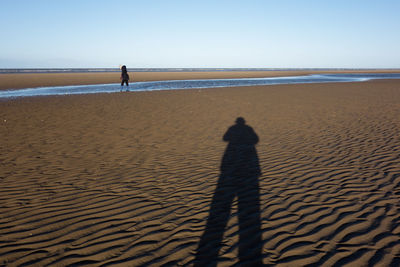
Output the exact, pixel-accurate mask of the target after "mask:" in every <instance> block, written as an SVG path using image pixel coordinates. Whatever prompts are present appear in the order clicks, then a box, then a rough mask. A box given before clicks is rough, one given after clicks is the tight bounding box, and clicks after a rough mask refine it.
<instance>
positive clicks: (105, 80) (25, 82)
mask: <svg viewBox="0 0 400 267" xmlns="http://www.w3.org/2000/svg"><path fill="white" fill-rule="evenodd" d="M128 73H129V75H130V82H145V81H165V80H195V79H234V78H265V77H283V76H300V75H309V74H332V73H336V74H337V73H400V70H393V69H388V70H385V69H377V70H314V71H311V70H297V71H293V70H287V71H174V72H168V71H162V72H133V71H130V70H129V68H128ZM120 75H121V73H120V72H78V73H76V72H72V73H71V72H69V73H68V72H66V73H62V72H61V73H3V74H0V90H6V89H21V88H35V87H45V86H65V85H86V84H110V83H120V82H121V81H120Z"/></svg>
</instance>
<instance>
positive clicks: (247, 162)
mask: <svg viewBox="0 0 400 267" xmlns="http://www.w3.org/2000/svg"><path fill="white" fill-rule="evenodd" d="M223 140H224V141H225V142H228V145H227V147H226V150H225V153H224V155H223V157H222V162H221V173H220V176H219V180H218V184H217V188H216V190H215V193H214V195H213V199H212V202H211V207H210V213H209V216H208V220H207V224H206V229H205V231H204V233H203V235H202V237H201V240H200V243H199V246H198V250H197V252H196V258H195V261H194V266H215V265H216V264H217V262H218V253H219V250H220V248H221V246H222V239H223V235H224V231H225V228H226V225H227V223H228V220H229V217H230V213H231V206H232V203H233V200H234V198H235V197H237V203H238V219H239V244H238V247H239V263H240V264H241V265H248V266H260V265H262V258H261V249H262V240H261V219H260V217H261V216H260V196H259V184H258V178H259V176H260V175H261V170H260V165H259V160H258V156H257V151H256V148H255V145H256V144H257V143H258V141H259V138H258V136H257V134H256V133H255V132H254V130H253V128H252V127H250V126H248V125H246V123H245V120H244V119H243V118H241V117H239V118H237V119H236V124H234V125H233V126H231V127H230V128H229V129H228V131H227V132H226V133H225V134H224V136H223Z"/></svg>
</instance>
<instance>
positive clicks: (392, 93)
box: [0, 73, 400, 266]
mask: <svg viewBox="0 0 400 267" xmlns="http://www.w3.org/2000/svg"><path fill="white" fill-rule="evenodd" d="M16 75H20V74H16ZM109 75H116V77H117V80H118V78H119V74H118V73H113V74H111V73H110V74H109ZM134 75H136V74H134ZM137 75H138V76H139V74H137ZM149 75H150V74H149ZM202 75H203V74H202ZM23 76H24V77H25V76H26V77H28V76H29V75H28V74H23ZM150 76H151V75H150ZM150 76H149V77H150ZM21 77H22V76H21ZM43 77H44V76H43ZM143 77H144V76H142V78H143ZM158 77H160V76H158ZM138 79H139V78H138ZM143 79H144V78H143ZM146 79H148V77H146ZM30 82H32V81H30ZM82 83H84V82H83V81H82ZM1 84H2V86H3V85H4V84H3V83H1ZM38 84H39V83H38ZM3 89H4V87H3ZM237 117H243V118H244V119H245V120H246V124H247V125H248V126H251V127H252V129H253V130H254V132H255V134H256V135H257V136H258V139H259V141H258V143H257V142H253V143H251V144H250V143H249V144H247V143H246V144H244V143H245V142H244V143H243V144H239V146H238V147H239V148H234V149H233V150H235V149H236V151H237V150H239V151H250V150H240V149H248V148H249V149H251V151H252V152H251V153H243V154H246V156H240V155H239V156H235V155H234V153H233V154H232V152H231V151H232V149H231V148H229V149H228V148H227V145H228V143H227V142H224V141H223V140H222V138H223V136H224V134H225V133H226V131H227V129H228V128H229V127H230V126H232V125H233V124H235V120H236V118H237ZM399 129H400V81H399V80H377V81H369V82H363V83H361V82H360V83H332V84H307V85H304V84H303V85H274V86H257V87H239V88H219V89H203V90H179V91H158V92H135V93H116V94H98V95H96V94H95V95H73V96H58V97H57V96H55V97H32V98H20V99H12V100H6V101H0V135H1V141H0V144H1V145H0V149H1V153H0V164H1V168H0V185H1V186H0V265H2V264H3V265H6V266H8V265H9V266H18V265H24V264H26V265H32V266H66V265H79V264H81V265H85V266H100V265H101V266H103V265H104V266H110V265H119V266H140V265H145V266H149V265H150V266H160V265H163V264H167V265H172V266H176V265H189V266H190V265H194V264H198V265H201V264H203V263H204V260H208V259H214V260H216V261H218V263H219V264H218V266H231V265H233V264H235V263H238V262H241V263H243V264H246V263H256V262H258V263H259V262H263V263H264V264H272V265H276V266H305V265H307V264H314V265H315V266H345V265H348V266H367V265H380V266H390V265H392V266H398V265H399V262H400V241H399V235H400V201H399V199H400V156H399V151H400V131H399ZM253 139H254V138H253ZM232 143H234V142H233V141H231V144H232ZM255 143H257V144H255ZM243 147H245V148H243ZM239 154H240V153H239ZM232 155H233V156H232ZM237 157H239V158H238V159H235V158H237ZM227 158H228V159H227ZM232 158H233V160H232ZM250 162H251V164H249V163H250ZM221 165H223V166H224V167H223V168H222V169H221ZM249 166H253V167H249ZM257 166H258V167H259V169H260V173H258V172H257V171H255V169H257V168H258V167H257ZM250 174H251V175H250ZM232 177H234V179H233V180H231V181H230V182H231V184H230V185H227V184H226V179H231V178H232ZM241 177H243V179H241ZM223 179H225V182H224V181H223ZM250 180H251V181H252V182H251V186H250V185H249V184H250V182H249V181H250ZM218 184H219V190H217V191H215V190H216V188H217V185H218ZM237 184H239V185H240V187H239V188H237ZM211 203H213V205H211ZM210 214H217V215H218V214H221V215H220V217H219V216H216V215H212V216H211V215H210ZM226 214H228V215H226ZM226 216H228V217H226ZM211 217H212V218H214V221H210V220H209V221H207V219H208V218H211ZM225 222H226V227H225ZM221 225H222V226H221ZM221 229H222V230H221ZM217 237H221V242H218V241H217V240H218V238H217ZM215 255H217V256H218V257H217V256H215Z"/></svg>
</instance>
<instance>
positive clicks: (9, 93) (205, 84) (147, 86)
mask: <svg viewBox="0 0 400 267" xmlns="http://www.w3.org/2000/svg"><path fill="white" fill-rule="evenodd" d="M373 79H400V73H374V74H369V73H365V74H323V75H322V74H313V75H304V76H291V77H268V78H240V79H205V80H171V81H152V82H133V83H131V84H130V85H129V87H126V86H125V87H121V86H120V85H119V84H95V85H70V86H51V87H38V88H26V89H16V90H5V91H0V98H15V97H31V96H50V95H74V94H95V93H116V92H120V91H121V90H124V91H125V90H126V89H127V88H129V91H132V92H137V91H158V90H179V89H204V88H219V87H239V86H256V85H275V84H305V83H329V82H363V81H368V80H373Z"/></svg>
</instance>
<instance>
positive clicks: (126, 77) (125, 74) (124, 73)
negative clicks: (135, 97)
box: [121, 66, 129, 86]
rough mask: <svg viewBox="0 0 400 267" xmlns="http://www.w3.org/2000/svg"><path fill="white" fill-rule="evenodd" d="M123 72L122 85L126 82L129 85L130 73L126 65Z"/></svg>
mask: <svg viewBox="0 0 400 267" xmlns="http://www.w3.org/2000/svg"><path fill="white" fill-rule="evenodd" d="M121 70H122V73H121V86H123V85H124V83H126V86H129V74H128V71H127V70H126V67H125V66H122V69H121Z"/></svg>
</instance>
